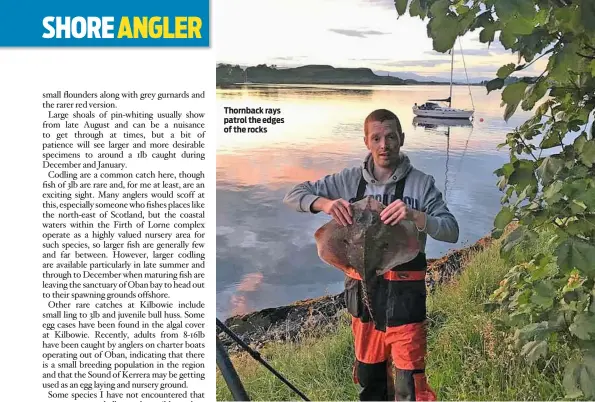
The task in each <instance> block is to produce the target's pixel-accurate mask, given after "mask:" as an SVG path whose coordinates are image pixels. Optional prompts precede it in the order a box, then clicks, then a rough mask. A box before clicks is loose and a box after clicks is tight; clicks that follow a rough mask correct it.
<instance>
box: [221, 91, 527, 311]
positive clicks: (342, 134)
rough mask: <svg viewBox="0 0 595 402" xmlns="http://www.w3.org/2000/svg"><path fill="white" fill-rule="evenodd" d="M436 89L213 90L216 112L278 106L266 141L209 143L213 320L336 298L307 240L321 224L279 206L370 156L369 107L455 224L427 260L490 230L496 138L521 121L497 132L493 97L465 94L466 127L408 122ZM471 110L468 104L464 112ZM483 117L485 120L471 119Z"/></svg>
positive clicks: (337, 280)
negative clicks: (428, 180) (393, 131)
mask: <svg viewBox="0 0 595 402" xmlns="http://www.w3.org/2000/svg"><path fill="white" fill-rule="evenodd" d="M445 90H446V91H448V87H443V86H399V87H397V86H394V87H391V86H386V87H383V86H380V87H361V86H360V87H349V86H323V85H321V86H299V87H298V86H286V85H276V86H252V85H250V86H242V87H240V88H222V89H220V90H219V91H218V97H219V111H220V113H221V120H222V118H224V117H225V116H226V114H225V110H224V108H225V107H229V108H240V107H251V108H256V107H260V106H261V107H263V108H280V109H281V113H282V114H281V116H282V117H283V118H284V119H285V123H283V124H277V125H275V126H271V125H269V126H267V133H264V134H234V133H227V134H226V133H224V132H223V129H222V128H221V131H220V132H219V133H218V139H217V140H218V155H217V294H218V297H217V305H218V307H217V309H218V315H219V316H220V318H225V317H227V316H229V315H230V314H239V313H246V312H249V311H253V310H256V309H261V308H265V307H272V306H277V305H281V304H287V303H290V302H293V301H295V300H299V299H303V298H307V297H317V296H320V295H322V294H325V293H334V292H338V291H340V290H341V288H342V279H343V276H342V274H341V273H340V272H339V271H338V270H337V269H335V268H332V267H329V266H328V265H326V264H324V263H322V262H321V261H320V259H319V258H318V255H317V253H316V246H315V243H314V237H313V234H314V231H315V230H316V229H317V228H318V227H319V226H320V225H322V224H324V223H325V222H327V221H328V219H329V218H328V217H327V216H324V214H317V215H310V214H300V213H298V212H295V211H292V210H290V209H289V208H287V207H286V206H285V205H283V204H282V199H283V196H284V195H285V193H286V192H287V191H288V190H289V189H290V188H291V187H292V186H294V185H295V184H297V183H299V182H302V181H305V180H317V179H319V178H321V177H323V176H325V175H327V174H330V173H333V172H337V171H339V170H341V169H343V168H345V167H351V166H356V165H358V164H359V163H361V160H362V158H363V157H364V156H365V155H366V153H367V150H366V148H365V145H364V141H363V121H364V119H365V117H366V116H367V114H368V113H370V112H371V111H372V110H374V109H376V108H387V109H391V110H393V111H394V112H395V113H396V114H397V115H398V116H399V118H400V119H401V124H402V126H403V129H404V131H405V146H404V148H403V151H404V152H406V153H407V154H408V155H409V157H410V158H411V160H412V163H413V164H414V166H415V167H417V168H419V169H421V170H423V171H425V172H426V173H428V174H431V175H432V176H434V178H435V179H436V185H437V186H438V187H439V188H440V190H441V191H443V193H445V195H446V199H447V202H448V205H449V208H450V209H451V211H452V212H453V213H454V215H455V216H456V217H457V219H458V220H459V224H460V228H461V236H460V242H459V244H456V245H450V244H445V243H439V242H435V241H433V240H431V239H430V240H429V241H428V245H427V252H428V255H429V257H438V256H440V255H442V254H444V253H445V252H447V251H448V249H449V248H455V247H460V246H462V245H463V244H465V243H472V242H474V241H475V240H477V239H478V238H479V237H481V236H483V235H485V234H486V233H487V232H489V230H490V229H491V225H492V222H493V218H494V216H495V214H496V213H497V212H498V210H499V208H500V203H499V200H500V197H501V194H500V193H499V191H498V190H497V187H496V185H495V183H496V180H497V178H496V176H495V175H494V174H493V172H494V170H495V169H497V168H498V167H500V166H501V165H502V164H503V163H505V162H506V161H507V159H508V156H507V153H506V151H505V150H502V151H498V150H497V149H496V145H497V144H499V143H501V142H502V140H503V139H504V138H505V134H506V133H507V132H508V131H510V130H511V129H512V128H513V127H514V126H516V125H518V124H519V123H520V122H522V121H524V120H525V119H526V118H527V114H526V113H525V115H524V116H523V115H522V114H518V115H515V116H514V117H513V119H511V120H510V121H509V122H508V123H506V122H504V121H503V119H502V117H501V113H502V110H501V109H500V94H498V93H492V94H491V95H489V96H488V95H487V94H486V93H485V88H483V87H473V88H472V94H473V102H474V104H475V106H476V113H475V118H476V120H475V121H474V122H473V123H472V124H471V122H469V123H468V124H460V122H458V123H459V124H456V123H455V122H446V123H444V122H442V121H434V120H436V119H432V121H425V120H421V119H419V118H414V117H415V116H414V115H413V113H412V111H411V106H412V105H413V102H415V100H416V99H424V98H430V97H431V98H436V97H440V96H442V95H443V94H444V91H445ZM467 91H468V90H467V88H466V87H455V88H453V106H455V105H456V107H461V108H465V107H470V99H469V94H468V92H467ZM467 103H469V104H467ZM480 118H482V119H484V121H483V122H480V121H478V120H479V119H480Z"/></svg>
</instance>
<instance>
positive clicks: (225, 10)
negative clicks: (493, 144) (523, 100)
mask: <svg viewBox="0 0 595 402" xmlns="http://www.w3.org/2000/svg"><path fill="white" fill-rule="evenodd" d="M216 14H217V17H216V22H217V23H216V24H214V39H213V43H214V45H215V48H216V50H217V62H219V63H232V64H240V65H242V66H249V65H256V64H268V65H272V64H275V65H277V66H278V67H295V66H301V65H305V64H330V65H332V66H334V67H366V68H371V69H373V70H375V71H384V72H391V73H401V74H403V73H413V74H418V75H421V76H424V77H440V78H443V79H448V77H449V75H450V55H448V54H440V53H436V52H434V51H433V50H432V40H431V39H430V38H428V37H427V34H426V23H427V21H426V22H424V21H421V20H420V19H419V18H417V17H416V18H411V17H409V16H408V15H405V16H402V17H400V18H399V19H398V20H397V12H396V10H395V8H394V1H393V0H249V1H247V0H222V1H219V2H217V7H216ZM479 32H480V31H479V30H477V31H475V32H472V33H469V34H467V36H465V37H464V38H463V39H462V41H461V42H462V46H463V51H464V53H463V54H464V61H465V64H466V66H467V73H468V75H469V79H470V80H471V81H477V80H479V79H491V78H493V77H494V76H495V73H496V71H497V69H498V68H499V67H500V66H502V65H503V64H506V63H510V62H515V61H516V56H513V55H511V54H510V52H509V51H506V50H504V49H503V48H502V47H501V45H499V43H492V44H491V46H490V48H489V49H488V45H487V44H484V43H481V42H479V40H478V35H479ZM459 49H460V48H459V44H458V43H457V44H456V47H455V68H454V77H455V80H459V81H464V80H465V70H464V68H463V60H462V58H461V56H460V51H459ZM546 63H547V57H544V58H542V59H541V60H539V61H538V62H536V63H535V64H533V66H531V67H532V68H531V69H530V70H528V71H527V72H526V73H525V74H527V75H539V74H540V73H541V72H542V71H543V69H544V68H545V65H546Z"/></svg>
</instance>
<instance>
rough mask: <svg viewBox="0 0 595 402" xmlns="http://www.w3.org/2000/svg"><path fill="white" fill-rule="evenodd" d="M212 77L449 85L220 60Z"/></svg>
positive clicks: (222, 81) (227, 82) (226, 81)
mask: <svg viewBox="0 0 595 402" xmlns="http://www.w3.org/2000/svg"><path fill="white" fill-rule="evenodd" d="M395 74H398V73H395ZM216 77H217V79H216V85H217V86H233V85H238V84H318V85H333V84H334V85H444V86H448V85H449V82H447V81H444V82H442V81H431V80H428V81H418V80H413V79H402V78H398V77H396V76H392V75H378V74H376V73H374V72H373V71H372V70H371V69H369V68H336V67H333V66H329V65H305V66H300V67H292V68H278V67H277V66H276V65H271V66H268V65H266V64H259V65H257V66H250V67H246V68H242V67H240V66H239V65H232V64H225V63H220V64H218V65H217V73H216ZM509 81H510V82H513V81H514V79H512V78H511V79H509ZM486 83H487V82H486V81H481V82H475V83H470V84H469V85H472V86H485V84H486ZM453 85H467V83H457V82H453Z"/></svg>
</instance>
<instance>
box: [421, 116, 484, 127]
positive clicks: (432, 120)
mask: <svg viewBox="0 0 595 402" xmlns="http://www.w3.org/2000/svg"><path fill="white" fill-rule="evenodd" d="M413 125H414V126H422V127H471V126H472V125H473V123H472V122H471V120H469V119H440V118H437V117H421V116H416V117H414V118H413Z"/></svg>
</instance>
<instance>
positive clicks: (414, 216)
mask: <svg viewBox="0 0 595 402" xmlns="http://www.w3.org/2000/svg"><path fill="white" fill-rule="evenodd" d="M380 219H381V220H382V222H383V223H384V224H386V225H392V226H395V225H396V224H398V223H399V222H401V221H402V220H403V219H406V220H409V221H413V222H414V223H415V226H417V228H418V229H419V230H422V228H425V227H426V215H425V214H424V213H423V212H419V211H416V210H415V209H411V208H409V207H408V206H407V204H405V203H404V202H403V201H401V200H396V201H395V202H393V203H391V204H390V205H389V206H388V207H386V208H384V209H383V210H382V212H380Z"/></svg>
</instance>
